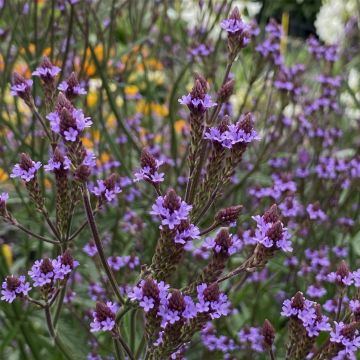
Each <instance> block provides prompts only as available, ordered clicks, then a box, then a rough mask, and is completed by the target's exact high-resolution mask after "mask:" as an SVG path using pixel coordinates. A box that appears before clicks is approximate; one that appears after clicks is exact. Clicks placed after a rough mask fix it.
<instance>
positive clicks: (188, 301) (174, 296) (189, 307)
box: [158, 290, 197, 328]
mask: <svg viewBox="0 0 360 360" xmlns="http://www.w3.org/2000/svg"><path fill="white" fill-rule="evenodd" d="M196 314H197V311H196V306H195V304H194V301H193V300H192V298H191V297H190V296H187V295H183V294H182V293H181V292H180V291H179V290H174V291H173V292H172V293H169V294H168V295H167V297H166V300H165V301H164V302H163V303H162V304H161V305H160V308H159V312H158V315H159V316H160V317H161V327H163V328H166V326H167V325H168V324H174V323H175V322H177V321H187V320H190V319H192V318H194V317H195V316H196Z"/></svg>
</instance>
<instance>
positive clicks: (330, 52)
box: [307, 36, 339, 62]
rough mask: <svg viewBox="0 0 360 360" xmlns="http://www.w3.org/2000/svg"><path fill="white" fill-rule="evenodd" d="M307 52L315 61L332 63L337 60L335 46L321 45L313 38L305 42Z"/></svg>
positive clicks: (337, 55)
mask: <svg viewBox="0 0 360 360" xmlns="http://www.w3.org/2000/svg"><path fill="white" fill-rule="evenodd" d="M307 45H308V51H309V53H310V54H312V55H313V56H314V57H315V59H316V60H325V61H329V62H334V61H336V60H337V59H338V58H339V52H338V47H337V46H336V45H328V46H326V45H322V44H320V42H319V40H318V39H316V38H315V37H314V36H310V38H309V39H308V41H307Z"/></svg>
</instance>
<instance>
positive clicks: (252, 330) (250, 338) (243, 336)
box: [238, 326, 264, 353]
mask: <svg viewBox="0 0 360 360" xmlns="http://www.w3.org/2000/svg"><path fill="white" fill-rule="evenodd" d="M238 338H239V342H240V344H241V349H243V350H247V349H248V348H250V349H251V350H253V351H256V352H259V353H262V352H264V335H263V334H262V328H259V327H254V326H252V327H244V328H243V329H241V330H240V331H239V333H238Z"/></svg>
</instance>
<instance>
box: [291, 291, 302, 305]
mask: <svg viewBox="0 0 360 360" xmlns="http://www.w3.org/2000/svg"><path fill="white" fill-rule="evenodd" d="M304 305H305V298H304V295H303V293H302V292H301V291H298V292H297V293H296V294H295V295H294V297H293V298H292V300H291V306H292V307H294V308H296V309H300V310H302V309H303V308H304Z"/></svg>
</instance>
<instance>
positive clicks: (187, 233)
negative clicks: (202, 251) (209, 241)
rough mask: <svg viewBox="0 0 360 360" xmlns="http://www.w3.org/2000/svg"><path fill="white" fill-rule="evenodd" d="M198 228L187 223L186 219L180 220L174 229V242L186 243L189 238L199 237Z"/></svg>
mask: <svg viewBox="0 0 360 360" xmlns="http://www.w3.org/2000/svg"><path fill="white" fill-rule="evenodd" d="M199 235H200V230H199V228H198V227H197V226H195V225H194V224H189V222H188V221H182V222H181V223H180V226H179V227H178V228H177V230H176V235H175V238H174V242H175V243H176V244H183V245H184V244H186V243H187V242H188V241H190V240H195V239H199V238H200V236H199Z"/></svg>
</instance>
